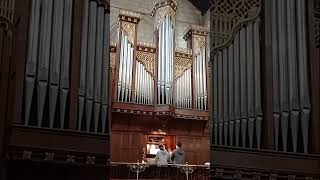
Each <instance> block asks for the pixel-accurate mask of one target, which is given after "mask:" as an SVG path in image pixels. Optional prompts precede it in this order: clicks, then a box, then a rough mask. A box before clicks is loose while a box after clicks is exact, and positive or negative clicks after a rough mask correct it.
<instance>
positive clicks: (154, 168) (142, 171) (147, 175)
mask: <svg viewBox="0 0 320 180" xmlns="http://www.w3.org/2000/svg"><path fill="white" fill-rule="evenodd" d="M110 170H111V179H170V180H180V179H181V180H182V179H183V180H185V179H187V180H193V179H194V180H207V179H209V174H210V166H209V165H189V164H188V163H186V164H179V165H178V164H167V165H165V166H158V165H155V164H148V163H139V162H137V163H121V162H111V168H110Z"/></svg>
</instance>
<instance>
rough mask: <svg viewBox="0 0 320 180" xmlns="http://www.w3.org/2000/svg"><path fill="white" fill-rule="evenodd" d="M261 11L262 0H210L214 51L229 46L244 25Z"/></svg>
mask: <svg viewBox="0 0 320 180" xmlns="http://www.w3.org/2000/svg"><path fill="white" fill-rule="evenodd" d="M260 12H261V0H228V1H226V0H210V14H211V26H210V31H211V36H212V37H211V40H212V52H213V53H215V52H216V51H218V50H220V49H223V48H224V47H227V46H228V45H229V44H230V43H231V42H232V41H233V39H234V36H235V33H236V32H237V31H238V30H239V29H240V28H241V26H242V25H244V24H247V23H249V22H251V21H254V20H255V19H256V18H257V17H258V16H259V15H260Z"/></svg>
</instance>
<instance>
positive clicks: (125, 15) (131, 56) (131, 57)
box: [116, 11, 144, 102]
mask: <svg viewBox="0 0 320 180" xmlns="http://www.w3.org/2000/svg"><path fill="white" fill-rule="evenodd" d="M139 21H140V18H139V14H137V13H133V12H128V11H120V14H119V19H118V27H119V28H118V47H120V48H119V51H118V52H117V58H118V60H117V63H116V64H118V66H117V73H118V76H117V91H116V100H117V101H120V102H132V101H133V98H135V96H136V95H137V93H136V92H135V93H133V83H134V82H135V81H134V80H135V79H136V77H135V76H136V74H135V73H134V70H135V69H136V70H137V69H138V70H140V71H141V73H142V69H141V66H140V65H139V63H136V54H135V53H136V50H135V47H136V44H137V37H136V36H137V24H138V22H139ZM140 78H142V77H138V79H137V80H140ZM139 83H140V84H139V85H144V84H142V82H141V81H139ZM140 87H142V86H140Z"/></svg>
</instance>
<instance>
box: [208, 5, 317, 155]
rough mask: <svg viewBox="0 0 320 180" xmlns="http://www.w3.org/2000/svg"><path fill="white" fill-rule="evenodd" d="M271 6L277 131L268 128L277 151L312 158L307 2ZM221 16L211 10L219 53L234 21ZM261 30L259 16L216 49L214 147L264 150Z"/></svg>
mask: <svg viewBox="0 0 320 180" xmlns="http://www.w3.org/2000/svg"><path fill="white" fill-rule="evenodd" d="M214 2H215V1H214ZM257 2H258V1H257ZM216 5H217V6H219V4H216ZM271 5H272V8H271V14H272V16H271V17H272V20H271V26H272V59H270V60H272V62H273V66H272V67H271V68H272V71H273V76H272V81H273V89H272V90H273V121H274V125H273V127H270V128H273V129H274V142H275V147H274V149H275V150H277V151H284V152H294V153H296V152H299V153H301V152H302V153H308V146H309V142H308V141H309V137H308V129H309V123H310V116H311V104H310V94H309V79H308V61H307V58H308V56H307V38H306V36H307V30H306V26H305V25H306V9H305V7H306V1H304V0H296V1H292V0H284V1H278V0H271ZM260 6H261V5H260ZM217 9H218V8H217ZM219 13H220V11H219V10H217V11H215V9H214V8H213V10H212V16H213V20H212V21H211V22H212V24H211V26H210V31H211V32H212V36H213V38H212V39H213V41H214V42H211V43H212V44H215V45H216V46H215V47H219V45H221V42H222V40H224V39H225V37H226V34H228V33H230V32H232V31H231V29H230V27H231V26H229V25H228V24H230V22H231V21H230V20H226V18H225V17H226V16H225V14H219ZM229 13H232V11H231V12H229ZM258 13H260V12H258ZM260 28H261V24H260V15H259V14H257V16H256V17H255V18H254V19H252V21H250V22H248V23H246V24H245V25H244V26H241V28H240V29H239V30H237V31H236V32H235V34H232V36H231V37H232V41H230V44H227V46H223V47H221V48H216V49H215V47H213V49H214V56H213V57H212V59H213V65H212V67H213V81H212V82H213V86H212V87H213V97H212V100H213V138H212V140H213V143H214V144H216V145H224V146H235V147H245V148H258V149H259V148H260V147H261V137H262V130H263V126H262V125H263V124H264V123H263V117H264V116H263V111H262V105H261V92H262V89H261V84H260V82H261V77H260V75H261V71H260V64H261V60H260V41H261V39H260V38H261V33H262V31H261V29H260Z"/></svg>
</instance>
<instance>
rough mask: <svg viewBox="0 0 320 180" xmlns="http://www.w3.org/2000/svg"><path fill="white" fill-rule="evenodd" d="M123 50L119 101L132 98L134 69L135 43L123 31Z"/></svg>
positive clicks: (121, 54) (120, 66)
mask: <svg viewBox="0 0 320 180" xmlns="http://www.w3.org/2000/svg"><path fill="white" fill-rule="evenodd" d="M121 34H122V36H121V51H120V64H119V80H118V96H117V100H118V101H125V102H130V100H131V93H132V89H131V84H132V69H133V50H134V48H133V45H132V43H131V42H130V41H129V40H128V36H127V35H126V34H125V33H124V32H121Z"/></svg>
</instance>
